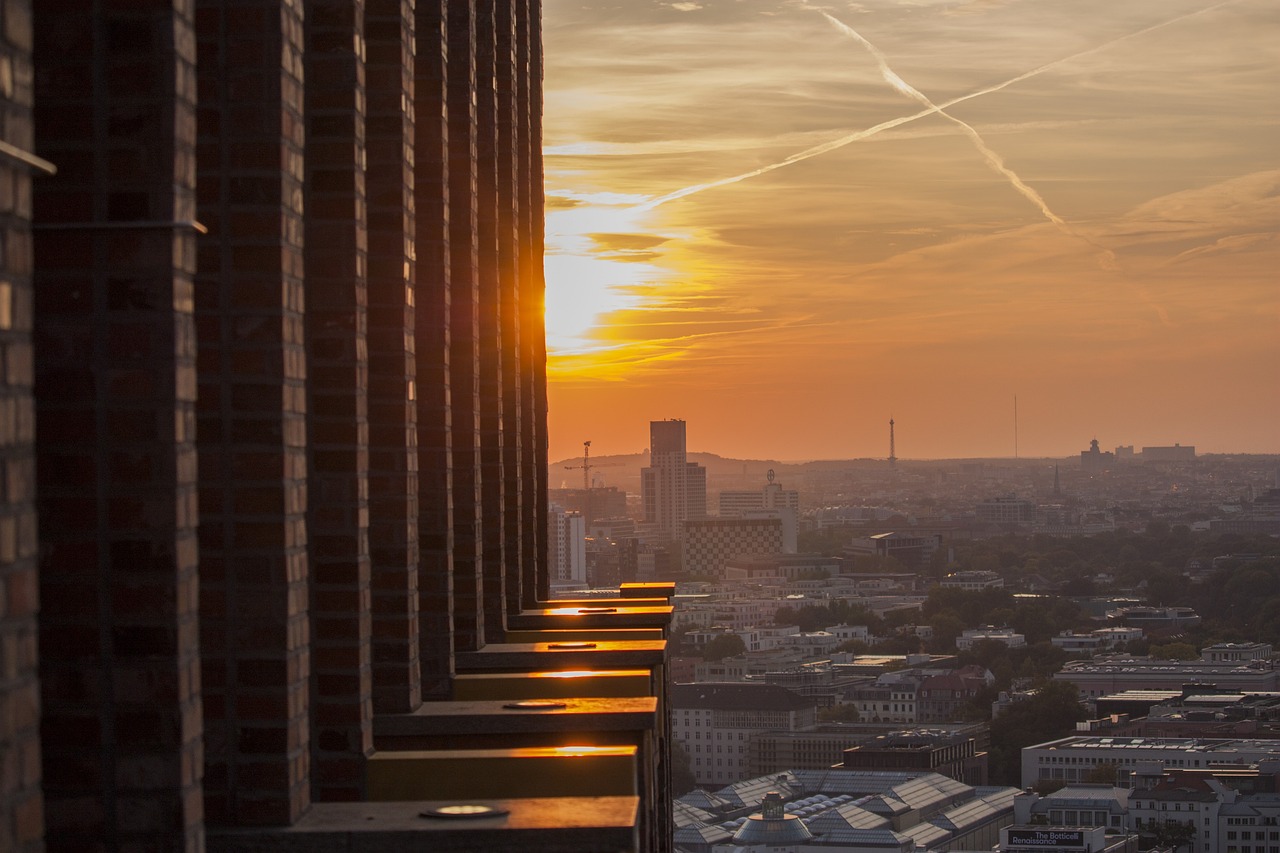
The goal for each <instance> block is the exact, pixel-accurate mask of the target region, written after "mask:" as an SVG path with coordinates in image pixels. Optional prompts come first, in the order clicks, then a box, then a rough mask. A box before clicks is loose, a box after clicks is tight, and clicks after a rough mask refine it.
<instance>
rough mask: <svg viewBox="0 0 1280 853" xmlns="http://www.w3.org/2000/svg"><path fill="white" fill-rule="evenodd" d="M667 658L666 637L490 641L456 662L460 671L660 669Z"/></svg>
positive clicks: (460, 653) (458, 658)
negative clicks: (569, 640)
mask: <svg viewBox="0 0 1280 853" xmlns="http://www.w3.org/2000/svg"><path fill="white" fill-rule="evenodd" d="M666 660H667V641H666V640H619V641H615V640H591V641H583V642H568V641H554V642H545V643H492V644H490V645H487V646H485V647H484V648H482V649H479V650H476V651H469V652H459V653H458V654H457V658H456V665H457V671H458V672H459V673H467V672H533V671H537V670H554V669H562V670H588V669H638V668H641V667H644V668H646V669H650V670H655V669H656V670H657V671H658V672H659V673H661V669H662V667H663V666H664V665H665V664H666Z"/></svg>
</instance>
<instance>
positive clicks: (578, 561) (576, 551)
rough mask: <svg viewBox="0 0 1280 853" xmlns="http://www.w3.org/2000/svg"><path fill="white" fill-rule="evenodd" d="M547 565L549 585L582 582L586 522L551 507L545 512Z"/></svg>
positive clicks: (585, 564) (558, 507) (584, 566)
mask: <svg viewBox="0 0 1280 853" xmlns="http://www.w3.org/2000/svg"><path fill="white" fill-rule="evenodd" d="M547 565H548V567H549V573H550V575H551V582H552V583H586V581H587V520H586V519H585V518H583V517H582V513H580V512H571V511H569V510H566V509H565V508H564V507H561V506H557V505H555V504H552V505H551V508H550V510H549V511H548V512H547Z"/></svg>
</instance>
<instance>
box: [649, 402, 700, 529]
mask: <svg viewBox="0 0 1280 853" xmlns="http://www.w3.org/2000/svg"><path fill="white" fill-rule="evenodd" d="M640 494H641V497H642V499H643V501H644V520H645V523H646V524H651V525H655V526H656V527H657V530H658V535H659V536H661V537H662V538H663V539H668V540H673V541H679V540H680V539H683V538H684V522H685V521H686V520H687V519H690V518H704V517H706V514H707V469H706V468H704V467H702V466H701V465H699V464H697V463H696V462H690V461H689V460H688V459H687V458H686V453H685V424H684V421H680V420H675V421H650V422H649V467H647V468H643V469H641V471H640Z"/></svg>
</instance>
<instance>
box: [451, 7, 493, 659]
mask: <svg viewBox="0 0 1280 853" xmlns="http://www.w3.org/2000/svg"><path fill="white" fill-rule="evenodd" d="M446 28H447V32H448V52H449V54H448V77H449V81H448V86H447V91H446V98H447V99H448V103H447V111H448V117H449V122H448V124H449V127H448V138H449V394H450V401H449V402H450V437H451V440H452V445H451V447H452V456H453V459H452V475H453V630H454V649H455V651H464V650H472V649H478V648H480V646H482V645H484V608H483V597H484V587H483V584H482V582H481V574H480V563H481V559H482V551H481V545H482V541H481V525H482V523H483V515H482V513H481V510H482V507H481V503H480V397H479V394H480V373H479V367H480V351H479V346H480V302H479V300H480V281H479V256H478V255H479V252H478V250H479V243H478V234H477V204H476V201H477V200H476V189H477V174H476V172H477V163H476V154H477V127H476V113H477V103H478V101H479V100H480V99H481V98H483V97H484V95H485V92H486V91H491V85H488V84H485V83H484V82H483V81H481V80H480V79H479V76H478V75H477V74H476V40H477V30H478V27H477V22H476V8H475V0H453V2H452V3H450V4H449V13H448V21H447V24H446Z"/></svg>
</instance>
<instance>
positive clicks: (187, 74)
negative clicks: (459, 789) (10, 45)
mask: <svg viewBox="0 0 1280 853" xmlns="http://www.w3.org/2000/svg"><path fill="white" fill-rule="evenodd" d="M16 8H17V6H16V4H12V3H10V4H6V6H5V15H6V20H5V32H6V34H7V35H8V36H9V37H10V38H12V35H13V34H14V33H16V32H21V29H22V25H21V23H20V17H21V16H18V17H15V16H14V12H15V9H16ZM34 21H35V57H36V59H37V61H38V63H39V64H38V66H37V68H36V75H35V86H36V95H37V100H36V105H35V107H36V109H35V127H36V145H37V147H38V148H39V149H40V151H41V152H42V153H43V154H44V156H47V157H48V158H49V159H51V160H53V161H55V162H57V163H59V164H60V165H61V166H62V168H61V169H60V170H59V172H58V174H57V175H56V176H55V177H50V178H45V179H42V181H41V183H40V184H39V187H38V192H37V194H36V195H35V198H34V220H35V223H36V232H35V233H36V239H35V264H36V266H35V277H34V280H35V287H36V291H35V292H36V300H35V321H36V325H35V328H36V335H35V387H36V409H37V421H38V423H39V427H40V428H39V432H38V435H37V454H38V455H37V464H38V471H39V476H40V482H39V512H40V524H39V536H40V540H41V560H40V593H41V599H42V601H43V610H42V613H41V615H40V670H41V687H42V702H43V720H42V739H43V743H42V748H43V759H44V786H45V811H46V815H47V827H48V830H47V849H49V850H83V849H87V848H89V847H91V846H92V845H94V844H100V845H105V846H107V847H110V848H113V849H118V848H123V847H129V846H134V845H137V844H143V843H145V844H151V845H156V846H164V847H166V848H168V849H175V850H183V849H186V850H197V849H199V846H200V844H201V841H202V839H201V820H202V805H201V802H200V776H201V770H202V765H201V708H200V704H199V690H200V683H201V678H200V673H199V657H198V637H197V614H196V601H197V589H196V587H197V582H198V581H197V555H196V543H195V531H196V521H197V518H196V491H195V490H196V460H195V447H194V420H195V418H194V402H195V396H196V379H195V355H196V352H195V334H194V327H193V319H192V304H193V290H192V288H193V279H192V275H193V273H194V269H195V252H194V234H193V228H194V227H195V226H194V224H193V220H194V217H195V210H194V208H195V204H194V201H195V199H194V193H193V191H194V181H195V169H194V156H193V155H194V150H195V143H196V138H195V111H194V107H195V96H196V84H195V76H194V62H195V58H196V57H195V42H194V37H193V31H192V24H193V22H192V18H191V10H190V7H189V5H187V4H181V3H179V4H173V3H170V4H161V3H114V4H110V3H104V4H99V5H97V6H95V7H94V8H93V10H92V13H89V12H87V11H86V9H85V7H84V6H83V4H77V3H73V2H70V0H50V2H41V3H40V5H39V8H38V9H37V10H36V16H35V19H34ZM95 59H96V61H94V60H95ZM24 77H25V75H24ZM27 142H29V140H22V143H23V144H26V143H27ZM5 255H6V258H7V259H8V260H9V261H10V262H13V261H14V260H17V259H20V258H23V257H24V253H22V252H13V251H12V250H10V251H6V253H5ZM23 301H24V303H25V300H23ZM23 313H24V314H25V311H24V312H23ZM23 319H24V321H25V320H26V319H27V318H25V317H24V318H23ZM18 423H19V424H21V425H22V434H23V436H24V437H26V438H28V439H29V437H30V436H29V430H30V427H31V419H30V417H29V410H28V414H27V416H26V417H23V418H21V419H20V420H19V421H18ZM11 482H14V481H11ZM18 482H20V481H18ZM24 538H25V537H24ZM31 546H32V543H31V542H30V541H29V539H27V541H26V542H25V547H24V549H23V550H24V551H25V552H26V555H27V556H29V555H30V553H31V550H32V548H31ZM28 592H33V591H28ZM9 601H10V602H11V604H10V607H11V608H12V607H13V606H14V605H15V604H17V605H20V606H21V607H24V608H28V607H32V606H34V601H33V599H31V598H30V597H29V596H28V595H15V594H14V591H10V594H9ZM27 612H29V611H27ZM26 650H27V652H28V653H30V652H32V651H33V649H32V648H31V647H29V646H27V647H26ZM31 754H33V753H28V756H27V757H30V755H31ZM23 775H24V777H25V781H26V782H27V783H30V782H31V781H32V779H33V775H34V771H33V769H32V768H30V767H26V768H24V774H23ZM20 829H21V831H22V833H23V834H24V835H25V834H27V833H28V831H29V827H25V826H24V825H23V824H21V823H20Z"/></svg>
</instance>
